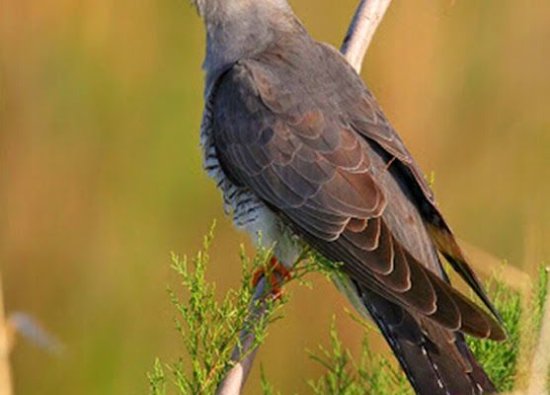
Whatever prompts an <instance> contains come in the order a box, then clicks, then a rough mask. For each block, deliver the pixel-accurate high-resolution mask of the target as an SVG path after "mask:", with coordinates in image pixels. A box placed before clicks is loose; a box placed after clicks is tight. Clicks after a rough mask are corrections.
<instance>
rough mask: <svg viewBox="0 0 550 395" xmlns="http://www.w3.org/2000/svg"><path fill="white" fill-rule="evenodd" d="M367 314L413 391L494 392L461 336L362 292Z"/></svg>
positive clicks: (442, 394)
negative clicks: (376, 326)
mask: <svg viewBox="0 0 550 395" xmlns="http://www.w3.org/2000/svg"><path fill="white" fill-rule="evenodd" d="M362 291H363V292H362V299H363V303H364V305H365V307H366V308H367V310H368V311H369V313H370V315H371V316H372V318H373V319H374V321H375V322H376V324H377V325H378V327H379V328H380V330H381V331H382V334H383V335H384V337H385V338H386V340H387V341H388V343H389V344H390V346H391V348H392V350H393V352H394V354H395V355H396V357H397V359H398V360H399V363H400V364H401V366H402V368H403V370H404V371H405V374H406V375H407V378H408V379H409V381H410V382H411V384H412V386H413V388H414V390H415V391H416V393H417V394H420V395H466V394H468V395H469V394H486V393H495V392H496V388H495V386H494V384H493V383H492V382H491V379H490V378H489V377H488V376H487V374H486V373H485V371H484V370H483V368H482V367H481V366H480V365H479V363H478V362H477V361H476V360H475V358H474V356H473V355H472V352H471V351H470V349H469V348H468V346H467V344H466V341H465V339H464V336H463V335H462V334H461V333H457V332H451V331H448V330H446V329H444V328H442V327H440V326H438V325H437V324H433V323H432V322H431V321H430V320H427V319H425V318H424V319H420V320H418V319H415V318H414V317H413V316H412V315H411V314H410V313H409V312H407V311H406V310H405V309H403V308H402V307H400V306H397V305H396V304H394V303H392V302H390V301H388V300H386V299H384V298H382V297H380V296H378V295H377V294H376V293H374V292H371V291H368V290H362Z"/></svg>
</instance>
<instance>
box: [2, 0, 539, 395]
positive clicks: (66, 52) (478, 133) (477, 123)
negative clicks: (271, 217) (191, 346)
mask: <svg viewBox="0 0 550 395" xmlns="http://www.w3.org/2000/svg"><path fill="white" fill-rule="evenodd" d="M292 4H293V6H294V7H295V10H296V12H297V13H298V15H299V16H300V17H301V18H302V20H303V21H304V23H305V24H306V26H307V28H308V29H309V31H310V32H311V33H312V35H313V36H315V37H316V38H318V39H320V40H323V41H327V42H329V43H331V44H333V45H335V46H339V44H340V41H341V39H342V37H343V35H344V33H345V31H346V28H347V25H348V22H349V19H350V17H351V15H352V13H353V10H354V8H355V5H356V1H355V0H340V1H338V2H335V1H332V0H293V1H292ZM203 54H204V32H203V29H202V25H201V21H200V20H199V18H198V17H197V15H196V13H195V11H194V9H193V8H192V7H191V6H190V5H189V3H188V2H187V1H185V0H138V1H136V0H117V1H111V0H76V1H75V0H41V1H38V0H4V1H3V2H2V6H1V9H0V265H1V272H2V280H3V286H4V298H5V304H6V309H7V310H8V311H25V312H27V313H30V314H32V315H33V316H35V317H36V318H37V319H38V320H39V321H40V322H41V324H42V325H43V326H44V327H46V328H47V329H48V330H49V331H50V332H52V333H54V334H55V335H56V336H57V337H58V338H59V339H60V340H61V341H62V342H63V343H64V345H65V353H64V354H63V355H62V356H60V357H54V356H52V355H48V354H47V353H45V352H43V351H41V350H39V349H37V348H36V347H34V346H32V345H30V344H28V343H26V342H19V343H18V344H17V345H16V348H15V349H14V352H13V354H12V367H13V373H14V381H15V389H16V394H26V395H33V394H41V395H47V394H58V395H62V394H82V395H91V394H144V393H147V380H146V376H145V374H146V372H147V371H148V370H151V367H152V365H153V362H154V359H155V357H157V356H158V357H161V358H162V359H163V360H170V359H172V358H176V357H177V356H178V355H179V352H180V350H181V344H180V342H179V340H178V337H177V334H176V332H175V330H173V321H172V318H173V316H174V314H175V312H174V310H173V309H172V307H171V305H170V302H169V299H168V296H167V294H166V287H167V285H168V284H173V285H174V284H176V281H177V278H176V275H175V274H174V273H173V271H172V270H171V269H170V267H169V265H170V252H171V251H174V252H177V253H180V254H185V253H188V254H193V253H194V252H195V251H196V250H197V249H198V248H199V247H200V245H201V240H202V236H203V234H204V233H205V232H206V231H207V230H208V228H209V227H210V225H211V223H212V221H213V220H214V219H217V220H218V226H217V241H216V242H215V247H214V251H212V255H213V264H212V266H211V268H210V269H211V270H210V278H211V279H212V280H214V281H216V282H217V283H218V285H219V289H220V291H223V290H226V289H227V288H228V287H231V286H234V285H236V284H238V281H239V266H238V245H239V243H241V242H247V239H246V236H245V235H243V234H240V233H237V232H236V231H235V230H233V229H232V227H231V224H230V222H229V220H228V219H226V218H225V217H224V216H223V212H222V206H221V201H220V196H219V193H218V192H217V191H216V189H215V187H214V185H213V183H212V182H210V180H209V179H207V177H206V176H205V175H204V174H203V172H202V169H201V159H200V155H201V153H200V150H199V138H198V130H199V123H200V119H201V109H202V104H203V103H202V85H203V82H202V72H201V63H202V59H203ZM549 71H550V2H548V1H547V0H533V1H521V0H499V1H468V0H456V1H453V0H419V1H414V2H412V1H403V0H396V1H394V2H393V4H392V6H391V7H390V10H389V12H388V14H387V15H386V17H385V19H384V21H383V23H382V25H381V27H380V29H379V31H378V33H377V34H376V36H375V39H374V42H373V44H372V46H371V49H370V51H369V53H368V55H367V59H366V63H365V66H364V68H363V77H364V79H365V80H366V81H367V83H368V84H369V86H370V87H371V89H372V90H373V91H374V93H375V94H376V96H377V97H378V99H379V101H380V102H381V104H382V106H383V107H384V109H385V111H386V113H387V115H388V117H389V118H390V119H391V120H392V121H393V124H394V125H395V127H396V128H397V130H398V131H399V132H400V133H401V135H402V136H403V139H404V140H405V142H406V143H407V144H408V146H409V148H410V150H411V151H412V153H413V154H414V155H415V157H416V159H417V160H418V162H419V163H420V164H421V166H422V168H423V169H424V170H425V171H426V172H427V173H429V172H431V171H433V172H435V185H434V188H435V191H436V194H437V198H438V201H439V204H440V206H441V208H442V211H443V212H444V213H445V214H446V216H447V218H448V221H449V222H450V223H451V224H452V226H453V227H454V229H455V231H456V233H457V234H459V235H460V237H461V238H462V239H464V240H466V241H467V242H468V243H470V244H472V245H475V246H476V247H477V248H479V249H480V250H482V251H485V252H486V253H487V254H490V255H491V256H493V257H496V258H497V259H506V260H507V261H508V262H509V264H510V265H513V266H515V267H518V268H521V269H522V270H524V271H526V272H528V273H530V272H531V271H532V270H533V269H532V268H533V267H535V266H536V265H538V264H540V263H541V262H544V261H545V260H546V261H547V262H548V259H549V257H550V243H548V241H549V240H550V239H549V238H550V205H549V204H548V202H547V201H548V198H549V197H550V180H549V178H550V108H549V105H550V73H549ZM249 251H250V252H251V249H250V248H249ZM482 256H483V255H480V257H481V258H480V257H478V258H477V259H476V257H475V256H474V257H473V259H474V261H475V265H476V266H477V267H483V266H484V259H485V258H483V257H482ZM313 281H314V284H315V286H314V289H313V290H309V289H307V288H304V287H299V286H293V287H291V288H292V289H291V290H290V293H291V294H292V295H293V297H292V301H291V303H290V304H289V305H288V306H287V308H286V318H285V319H284V320H282V321H279V322H278V323H277V324H276V325H274V326H273V328H272V330H271V333H270V337H269V338H268V341H267V344H266V345H265V347H263V348H262V350H261V352H260V355H259V358H258V362H260V361H261V363H263V365H264V367H265V369H266V374H267V375H268V377H270V379H271V380H272V381H273V383H274V384H275V386H276V387H277V388H278V389H280V390H281V391H282V393H283V394H290V393H296V392H300V393H308V391H307V387H306V384H305V379H304V378H310V377H315V375H316V374H317V373H318V371H319V368H318V366H317V365H316V364H315V363H313V362H311V361H310V360H309V359H308V357H307V355H306V352H305V350H306V349H315V348H316V346H317V344H318V343H326V342H327V338H328V335H327V333H328V328H329V323H330V318H331V316H332V315H333V314H337V315H338V316H339V317H340V319H339V320H338V326H339V327H340V330H341V332H342V333H343V336H344V337H345V338H346V343H347V344H348V345H349V346H350V347H352V348H355V347H356V346H357V345H358V343H359V340H360V337H361V329H360V328H359V327H358V325H357V324H356V323H353V322H352V321H351V320H350V319H349V318H347V317H346V315H345V313H343V307H344V306H346V305H347V304H346V302H345V301H344V300H343V299H342V297H340V296H339V295H338V294H337V293H336V291H334V290H333V287H332V285H331V284H328V283H327V282H326V281H325V280H324V279H321V278H314V279H313ZM379 348H380V349H384V348H383V347H382V346H380V347H379ZM289 361H291V363H289ZM257 365H259V364H257ZM258 376H259V370H258V366H256V370H255V371H254V372H253V373H252V380H251V382H250V386H249V388H248V392H247V393H249V394H253V393H257V388H258V387H257V382H258Z"/></svg>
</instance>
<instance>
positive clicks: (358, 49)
mask: <svg viewBox="0 0 550 395" xmlns="http://www.w3.org/2000/svg"><path fill="white" fill-rule="evenodd" d="M390 3H391V0H361V1H360V2H359V5H358V6H357V10H356V11H355V15H354V16H353V19H352V21H351V25H350V27H349V29H348V32H347V34H346V37H345V38H344V42H343V43H342V47H341V48H340V51H342V53H343V54H344V55H345V57H346V59H347V60H348V62H349V63H350V64H351V65H352V66H353V68H354V69H355V70H356V71H357V73H359V72H360V71H361V66H362V64H363V59H364V58H365V54H366V53H367V49H368V48H369V45H370V43H371V41H372V37H373V36H374V33H375V32H376V29H377V28H378V25H379V24H380V22H381V21H382V18H383V17H384V14H385V13H386V10H387V9H388V7H389V6H390Z"/></svg>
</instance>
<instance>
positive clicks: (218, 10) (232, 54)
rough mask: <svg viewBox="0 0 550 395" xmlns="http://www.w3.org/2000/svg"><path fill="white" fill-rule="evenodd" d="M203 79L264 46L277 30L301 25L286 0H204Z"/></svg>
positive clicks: (274, 36) (285, 29)
mask: <svg viewBox="0 0 550 395" xmlns="http://www.w3.org/2000/svg"><path fill="white" fill-rule="evenodd" d="M201 13H202V17H203V18H204V21H205V25H206V41H207V44H206V58H205V61H204V64H203V68H204V70H205V71H206V74H207V79H212V76H214V75H217V74H219V73H220V72H221V71H223V70H224V69H225V68H226V67H228V66H230V65H232V64H233V63H235V62H236V61H238V60H239V59H243V58H247V57H251V56H253V55H254V54H256V53H259V52H261V51H262V50H264V49H265V48H267V47H268V46H269V45H270V44H271V43H273V42H274V41H275V40H277V39H278V38H279V37H280V35H281V34H285V33H289V32H292V31H297V30H300V31H302V30H303V28H302V26H301V23H300V22H299V21H298V19H297V18H296V16H295V15H294V13H293V12H292V9H291V8H290V6H289V5H288V3H287V1H286V0H206V1H205V5H204V8H203V10H202V12H201Z"/></svg>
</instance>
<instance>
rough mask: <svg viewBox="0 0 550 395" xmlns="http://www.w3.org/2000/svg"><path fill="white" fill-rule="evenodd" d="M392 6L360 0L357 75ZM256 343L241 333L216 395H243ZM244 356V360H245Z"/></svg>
mask: <svg viewBox="0 0 550 395" xmlns="http://www.w3.org/2000/svg"><path fill="white" fill-rule="evenodd" d="M390 3H391V0H361V1H360V2H359V6H358V7H357V10H356V11H355V14H354V16H353V19H352V22H351V25H350V27H349V29H348V32H347V34H346V37H345V39H344V42H343V44H342V48H341V51H342V53H343V54H344V56H345V57H346V59H347V60H348V62H349V63H350V64H351V65H352V66H353V68H354V69H355V70H356V71H357V72H359V71H360V70H361V64H362V63H363V58H364V57H365V54H366V52H367V49H368V47H369V44H370V42H371V41H372V37H373V36H374V32H375V31H376V28H377V27H378V25H379V24H380V21H381V20H382V18H383V17H384V14H385V12H386V10H387V9H388V6H389V5H390ZM265 288H266V283H265V280H264V279H262V280H261V281H260V282H259V283H258V285H257V286H256V289H255V291H254V301H253V304H252V305H251V307H250V317H251V319H257V317H261V316H262V315H263V314H264V313H265V309H264V308H263V307H258V306H257V304H256V303H255V302H256V301H257V300H259V299H260V298H263V297H264V295H265ZM254 340H255V339H254V335H253V334H252V333H250V332H249V331H246V330H243V331H242V332H241V346H240V347H237V348H235V349H234V350H233V355H232V358H231V359H232V360H233V361H235V362H236V364H235V366H234V367H233V368H232V369H230V370H229V372H228V373H227V375H226V376H225V379H224V380H223V381H222V382H221V384H220V386H219V387H218V390H217V392H216V393H217V395H239V394H240V393H241V391H242V389H243V387H244V384H245V382H246V379H247V377H248V374H249V373H250V369H251V368H252V365H253V363H254V358H255V357H256V352H257V351H258V350H257V349H254V350H252V349H251V347H253V344H254ZM243 355H244V356H245V357H244V358H242V356H243ZM241 358H242V360H241Z"/></svg>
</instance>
